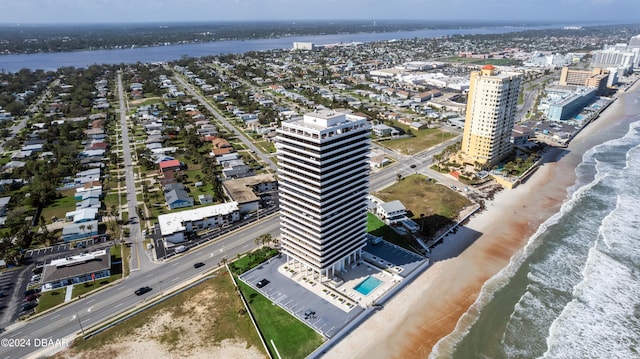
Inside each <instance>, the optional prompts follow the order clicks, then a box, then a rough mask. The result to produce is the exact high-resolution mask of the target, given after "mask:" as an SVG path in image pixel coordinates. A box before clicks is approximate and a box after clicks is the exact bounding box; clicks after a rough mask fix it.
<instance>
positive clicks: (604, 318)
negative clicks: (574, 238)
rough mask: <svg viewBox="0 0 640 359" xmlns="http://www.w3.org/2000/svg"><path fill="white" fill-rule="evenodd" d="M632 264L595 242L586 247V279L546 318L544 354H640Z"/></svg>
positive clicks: (638, 288)
mask: <svg viewBox="0 0 640 359" xmlns="http://www.w3.org/2000/svg"><path fill="white" fill-rule="evenodd" d="M637 276H638V273H637V269H635V270H634V269H633V268H629V267H628V266H626V265H624V264H623V263H620V262H619V261H617V260H616V259H615V258H612V257H610V256H608V255H606V254H604V253H602V252H600V251H599V250H598V249H597V248H593V249H592V250H591V251H590V253H589V258H588V260H587V265H586V267H585V271H584V277H585V280H584V281H582V282H581V283H580V284H579V285H578V286H576V288H575V290H574V293H573V295H574V299H573V300H572V301H571V302H570V303H569V304H567V306H566V307H565V308H564V310H563V311H562V313H561V314H560V315H559V316H558V318H556V320H554V321H553V322H552V323H551V326H550V328H549V336H548V337H547V348H548V349H547V351H546V352H545V353H544V355H543V357H545V358H587V357H596V358H632V357H638V355H639V354H640V336H639V335H638V333H639V332H640V317H639V316H638V313H637V311H638V308H637V306H638V305H637V298H638V296H639V295H640V282H639V281H638V278H637Z"/></svg>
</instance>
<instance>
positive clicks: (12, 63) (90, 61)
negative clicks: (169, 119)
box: [0, 25, 562, 72]
mask: <svg viewBox="0 0 640 359" xmlns="http://www.w3.org/2000/svg"><path fill="white" fill-rule="evenodd" d="M561 26H562V25H552V26H535V27H514V26H487V27H477V28H461V29H435V30H434V29H430V30H416V31H399V32H372V33H355V34H335V35H314V36H292V37H280V38H272V39H253V40H225V41H215V42H206V43H194V44H182V45H168V46H156V47H139V48H136V47H134V48H128V49H115V50H90V51H75V52H53V53H37V54H18V55H0V70H1V71H3V72H17V71H19V70H20V69H23V68H27V69H31V70H37V69H42V70H47V71H55V70H57V69H58V68H61V67H70V66H73V67H78V68H83V67H87V66H91V65H94V64H111V65H113V64H121V63H123V64H132V63H137V62H142V63H151V62H165V61H174V60H178V59H180V58H182V57H184V56H188V57H202V56H211V55H220V54H229V53H231V54H241V53H245V52H248V51H266V50H274V49H290V48H292V47H293V43H294V42H296V41H304V42H313V43H314V44H317V45H325V44H336V43H348V42H374V41H388V40H394V39H396V40H401V39H412V38H438V37H445V36H451V35H471V34H474V35H475V34H503V33H508V32H517V31H524V30H532V29H547V28H560V27H561Z"/></svg>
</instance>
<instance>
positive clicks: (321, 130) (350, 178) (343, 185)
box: [276, 110, 371, 280]
mask: <svg viewBox="0 0 640 359" xmlns="http://www.w3.org/2000/svg"><path fill="white" fill-rule="evenodd" d="M370 131H371V127H370V125H369V123H368V122H367V120H366V119H363V118H358V117H354V116H350V115H346V114H344V113H336V112H333V111H331V110H322V111H316V112H313V113H308V114H305V115H304V117H303V118H297V119H291V120H288V121H284V122H282V127H281V128H279V129H278V130H277V137H276V148H277V158H278V166H279V167H278V176H279V182H278V185H279V195H280V220H281V235H282V238H281V244H282V249H283V252H284V253H285V255H286V256H287V261H288V262H289V263H292V264H293V266H294V267H295V268H299V269H300V270H305V271H307V272H311V275H312V276H313V277H318V278H319V280H323V279H327V278H328V279H331V278H332V277H333V276H334V274H336V273H339V272H340V271H344V270H346V269H347V268H349V266H352V265H355V264H356V263H357V262H358V261H360V259H361V253H362V248H363V247H364V246H365V244H366V224H367V194H368V192H369V163H368V161H369V152H370V145H371V144H370V139H369V135H370Z"/></svg>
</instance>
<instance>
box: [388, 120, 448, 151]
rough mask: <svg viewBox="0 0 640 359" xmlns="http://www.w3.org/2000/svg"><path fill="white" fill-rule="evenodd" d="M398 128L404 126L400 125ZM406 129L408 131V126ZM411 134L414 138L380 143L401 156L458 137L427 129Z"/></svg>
mask: <svg viewBox="0 0 640 359" xmlns="http://www.w3.org/2000/svg"><path fill="white" fill-rule="evenodd" d="M398 127H403V126H402V125H398ZM405 127H406V129H408V126H405ZM406 129H405V131H406ZM411 132H412V133H413V135H414V137H407V138H397V139H392V140H387V141H381V142H378V143H379V144H380V145H382V146H385V147H388V148H391V149H392V150H394V151H397V152H399V153H400V154H403V155H414V154H416V153H418V152H421V151H424V150H426V149H428V148H431V147H433V146H435V145H437V144H440V143H442V142H444V141H447V140H448V139H450V138H453V137H455V136H456V135H455V134H453V133H451V132H447V131H444V130H441V129H439V128H427V129H422V130H417V131H416V130H412V131H411Z"/></svg>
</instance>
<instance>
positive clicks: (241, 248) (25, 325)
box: [0, 216, 280, 359]
mask: <svg viewBox="0 0 640 359" xmlns="http://www.w3.org/2000/svg"><path fill="white" fill-rule="evenodd" d="M264 233H271V234H272V236H274V237H275V236H279V235H280V224H279V218H278V217H277V216H274V217H271V218H268V219H266V220H264V221H262V222H260V223H256V224H253V225H250V226H247V227H246V228H243V229H242V230H239V231H237V232H234V233H232V234H229V235H228V236H226V237H223V238H221V239H219V240H217V241H215V242H211V243H208V244H207V245H205V246H203V247H201V248H197V249H192V250H189V251H187V252H185V253H184V254H182V255H180V256H177V257H175V259H173V260H170V261H167V262H164V263H161V264H158V265H156V266H155V268H153V269H151V270H146V271H144V272H143V271H139V272H137V273H136V275H131V276H129V277H127V278H126V279H124V280H123V281H120V282H118V283H117V284H115V285H113V286H110V287H108V288H105V289H103V290H101V291H98V292H96V293H93V294H91V295H89V296H87V297H86V298H83V299H80V300H76V301H74V302H72V303H69V304H67V305H65V306H63V307H61V308H59V309H57V310H55V311H52V312H50V313H48V314H44V315H41V316H38V317H36V318H34V319H32V320H30V321H26V322H21V323H17V324H14V325H12V326H11V327H9V328H7V331H6V332H5V333H2V336H0V341H2V342H3V343H5V341H3V340H4V339H5V338H7V339H10V340H15V339H24V340H25V341H23V343H26V340H29V339H30V340H31V345H25V346H23V347H20V346H16V345H13V346H11V347H8V346H7V345H5V346H4V347H0V359H10V358H25V357H27V356H29V355H33V354H34V353H35V352H37V351H39V350H42V349H43V348H42V347H36V346H35V345H34V344H37V343H36V341H35V339H53V340H54V341H55V340H63V339H67V340H69V341H71V339H72V338H74V337H75V336H76V335H78V334H79V335H82V331H83V329H84V331H85V332H87V329H88V328H90V327H91V326H94V325H96V324H99V323H102V322H103V321H105V320H107V319H108V318H112V317H114V316H115V315H117V314H120V313H123V312H125V311H126V310H128V309H130V308H133V307H135V306H137V305H142V304H144V303H145V302H147V301H149V300H150V299H153V298H155V297H158V296H160V295H162V294H166V293H168V291H169V290H172V289H173V288H172V287H175V286H179V285H181V284H185V283H188V282H189V281H193V280H197V279H199V278H202V277H203V276H204V275H205V273H206V272H208V271H209V270H211V269H213V268H217V266H218V264H219V263H220V262H221V261H222V258H223V257H225V256H226V257H227V258H233V257H235V256H236V255H238V254H241V253H245V252H247V251H250V250H252V249H254V248H255V247H256V245H255V243H254V238H256V237H258V236H259V235H261V234H264ZM196 262H203V263H205V266H203V267H201V268H198V269H194V268H193V264H194V263H196ZM144 286H149V287H151V288H153V290H152V291H150V292H149V293H146V294H145V295H142V296H137V295H135V294H134V291H135V290H136V289H138V288H140V287H144ZM81 325H82V328H83V329H81ZM9 343H11V342H9ZM14 344H15V342H14ZM49 349H51V348H49ZM54 349H55V348H54ZM57 349H63V348H57ZM47 354H50V353H47Z"/></svg>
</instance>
